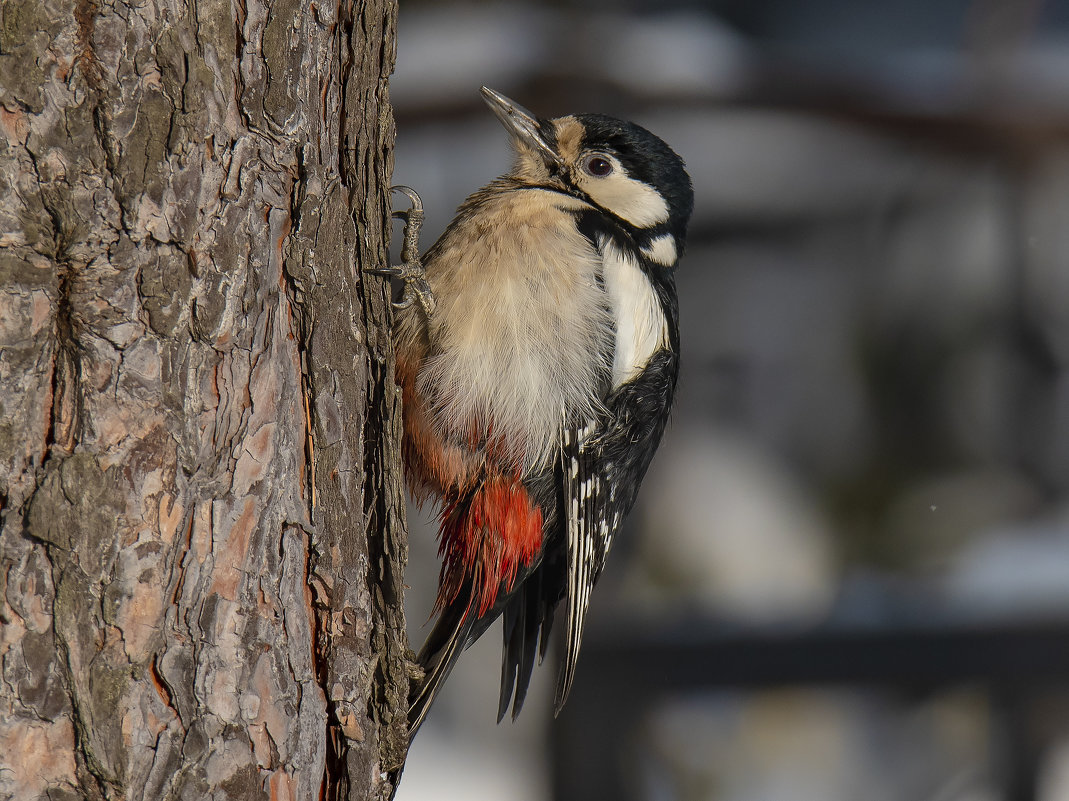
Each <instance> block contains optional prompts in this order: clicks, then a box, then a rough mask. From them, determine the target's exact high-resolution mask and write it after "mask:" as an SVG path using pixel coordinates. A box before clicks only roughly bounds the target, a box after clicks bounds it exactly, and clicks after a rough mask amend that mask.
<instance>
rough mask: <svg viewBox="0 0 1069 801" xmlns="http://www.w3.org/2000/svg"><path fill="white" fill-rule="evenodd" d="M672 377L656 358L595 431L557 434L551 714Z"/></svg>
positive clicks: (621, 391)
mask: <svg viewBox="0 0 1069 801" xmlns="http://www.w3.org/2000/svg"><path fill="white" fill-rule="evenodd" d="M678 371H679V359H678V357H677V356H676V354H675V353H674V352H673V351H670V350H667V349H665V350H659V351H657V353H655V354H654V356H653V358H652V359H651V360H650V362H649V364H648V365H647V366H646V368H645V369H644V370H643V371H642V372H641V373H640V374H639V375H638V376H636V377H635V378H634V379H632V380H631V381H629V382H627V383H626V384H624V385H623V386H621V387H619V388H618V389H616V390H615V391H613V393H612V394H610V395H609V397H608V398H607V400H606V403H605V406H606V411H605V413H604V414H603V415H602V416H601V417H600V421H599V424H597V425H595V426H590V425H587V426H576V427H573V428H571V429H570V430H569V431H568V432H566V434H565V442H564V448H563V453H564V456H563V460H562V474H563V495H564V498H563V504H562V515H561V517H562V523H563V530H564V536H565V541H566V544H567V554H568V557H567V580H566V585H565V587H566V589H565V595H566V598H567V609H568V615H567V629H566V630H565V652H564V662H563V664H562V665H561V671H560V675H559V677H558V680H557V693H556V699H555V702H554V707H555V710H556V712H558V713H559V712H560V710H561V708H562V707H563V706H564V702H565V700H567V697H568V692H569V690H570V689H571V686H572V681H573V679H574V678H575V666H576V661H577V659H578V657H579V646H580V645H581V643H582V639H583V626H584V623H585V621H586V613H587V608H588V606H589V603H590V591H591V589H592V588H593V586H594V584H595V583H596V582H597V580H598V577H599V576H600V575H601V570H602V568H603V567H604V566H605V557H606V556H607V555H608V552H609V548H610V547H612V542H613V538H614V537H615V535H616V532H617V531H618V530H619V528H620V525H621V523H623V520H624V517H625V515H627V513H628V512H629V511H630V510H631V507H632V506H633V505H634V503H635V498H636V496H637V495H638V487H639V484H640V483H641V482H642V479H643V477H644V476H645V475H646V470H647V468H648V467H649V465H650V461H651V460H652V459H653V454H654V452H655V451H656V449H657V445H658V444H659V443H660V441H661V435H662V434H663V433H664V427H665V424H666V423H667V419H668V412H669V409H670V408H671V405H672V398H673V397H674V395H675V385H676V376H677V375H678Z"/></svg>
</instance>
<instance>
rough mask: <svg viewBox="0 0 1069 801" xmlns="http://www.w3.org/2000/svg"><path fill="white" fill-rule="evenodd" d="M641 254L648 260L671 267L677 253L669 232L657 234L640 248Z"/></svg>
mask: <svg viewBox="0 0 1069 801" xmlns="http://www.w3.org/2000/svg"><path fill="white" fill-rule="evenodd" d="M642 253H643V255H645V256H646V258H648V259H649V260H650V261H653V262H657V264H663V265H664V266H665V267H671V266H672V265H673V264H675V263H676V259H677V258H678V257H679V253H678V252H677V251H676V240H675V237H673V236H672V235H671V234H664V235H663V236H659V237H657V238H656V239H654V240H653V241H652V242H650V243H649V244H648V245H646V246H645V247H644V248H642Z"/></svg>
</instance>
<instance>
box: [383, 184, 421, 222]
mask: <svg viewBox="0 0 1069 801" xmlns="http://www.w3.org/2000/svg"><path fill="white" fill-rule="evenodd" d="M390 191H391V192H397V193H398V194H401V195H404V196H405V197H407V198H408V199H409V201H410V202H411V203H412V209H411V210H415V211H423V201H422V200H420V198H419V194H418V193H417V192H416V190H415V189H413V188H412V187H410V186H401V185H400V184H398V185H397V186H391V187H390ZM407 213H408V212H396V211H395V212H394V216H395V217H396V216H398V214H407Z"/></svg>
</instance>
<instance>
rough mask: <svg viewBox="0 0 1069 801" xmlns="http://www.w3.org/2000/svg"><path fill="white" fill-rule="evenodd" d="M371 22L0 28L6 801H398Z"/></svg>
mask: <svg viewBox="0 0 1069 801" xmlns="http://www.w3.org/2000/svg"><path fill="white" fill-rule="evenodd" d="M395 16H396V9H395V7H394V4H393V2H390V0H369V2H365V3H362V4H357V5H353V4H351V3H343V2H329V0H328V2H324V3H319V2H313V3H304V2H300V0H198V2H195V3H192V2H184V1H183V0H145V1H144V2H132V0H116V2H98V0H41V2H24V0H5V1H4V2H2V4H0V627H2V630H0V797H4V798H16V799H31V798H52V799H61V798H141V799H164V798H190V799H201V798H243V799H244V798H258V797H271V798H279V799H284V798H302V799H305V798H319V797H327V798H354V799H357V798H358V799H364V798H384V797H388V796H389V795H390V793H391V791H392V789H393V788H392V786H391V782H392V779H391V771H395V770H396V769H397V768H398V767H399V766H400V765H401V764H402V762H403V760H404V755H405V743H406V740H407V738H406V732H405V727H406V722H405V714H404V699H405V697H406V695H407V676H406V670H407V667H408V663H407V660H406V658H405V653H406V651H405V645H406V643H405V639H404V625H403V618H402V612H401V607H400V593H401V589H400V587H401V571H402V568H403V563H404V557H405V546H404V521H403V506H402V496H401V483H400V477H399V476H398V475H397V474H396V468H395V465H396V464H397V442H398V431H397V427H396V421H397V412H398V404H399V401H398V397H397V394H396V392H395V391H394V385H393V381H392V363H391V358H392V355H391V352H390V343H389V340H388V338H387V336H386V334H385V331H386V328H385V326H386V313H387V300H388V299H387V297H386V295H385V289H384V287H383V285H382V282H381V281H380V280H378V279H375V280H372V281H367V280H365V279H363V278H362V277H361V273H360V269H361V267H363V266H369V265H378V264H382V263H384V262H385V260H386V258H387V256H386V250H385V239H386V238H387V237H388V234H389V216H388V215H389V206H388V202H389V201H388V197H387V192H388V176H389V174H390V172H391V169H392V164H391V148H392V142H393V118H392V113H391V109H390V106H389V102H388V98H387V92H386V77H387V76H388V74H389V73H390V72H391V71H392V68H393V58H394V52H393V48H394V37H393V34H394V25H395Z"/></svg>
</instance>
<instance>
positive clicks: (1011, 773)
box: [391, 0, 1069, 801]
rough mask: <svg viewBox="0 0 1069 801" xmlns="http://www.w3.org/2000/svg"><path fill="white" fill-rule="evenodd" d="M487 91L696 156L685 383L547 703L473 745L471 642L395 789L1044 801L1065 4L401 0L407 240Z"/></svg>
mask: <svg viewBox="0 0 1069 801" xmlns="http://www.w3.org/2000/svg"><path fill="white" fill-rule="evenodd" d="M481 84H486V85H488V86H491V87H493V88H495V89H497V90H499V91H502V92H504V93H505V94H507V95H509V96H510V97H512V98H514V99H515V100H517V101H518V102H520V103H522V104H523V105H525V106H526V107H527V108H529V109H531V110H532V111H534V112H535V113H536V114H539V115H540V116H546V117H551V116H560V115H563V114H567V113H572V112H580V111H599V112H605V113H609V114H613V115H616V116H620V117H625V118H628V119H632V120H634V121H636V122H638V123H640V124H642V125H644V126H646V127H647V128H649V129H650V130H652V131H653V132H655V133H657V134H658V135H660V136H661V137H662V138H664V139H665V140H666V141H668V142H669V143H670V144H671V145H672V146H673V147H674V148H675V149H676V150H677V151H678V152H679V153H680V154H681V155H682V156H683V158H684V159H685V160H686V162H687V165H688V168H689V171H690V174H691V176H692V178H693V180H694V185H695V190H696V205H695V212H694V218H693V221H692V223H691V228H690V239H689V245H688V251H687V254H686V257H685V259H684V261H683V263H682V265H681V267H680V269H679V272H678V286H679V294H680V305H681V315H682V328H683V332H682V336H683V348H684V353H683V372H682V377H681V383H680V388H679V397H678V402H677V406H676V411H675V414H674V418H673V422H672V425H671V427H670V430H669V433H668V435H667V437H666V441H665V443H664V446H663V447H662V449H661V450H660V452H659V454H658V456H657V458H656V459H655V461H654V465H653V468H652V469H651V472H650V475H649V477H648V479H647V480H646V483H645V484H644V486H643V490H642V492H641V494H640V501H639V505H638V506H637V507H636V510H635V512H634V513H633V514H632V515H631V518H630V520H629V522H628V524H627V529H626V532H625V534H624V535H623V536H622V537H621V539H619V540H617V543H618V544H617V545H616V546H615V549H614V552H613V554H612V556H611V558H610V560H609V564H608V568H607V570H606V572H605V574H604V576H603V579H602V581H601V583H600V584H599V587H598V591H597V592H596V593H595V595H594V600H593V608H592V612H591V619H590V623H589V627H588V631H587V635H586V638H585V641H584V646H583V647H584V650H583V654H582V657H581V658H580V661H579V669H578V675H577V679H576V683H575V689H574V690H573V693H572V697H571V699H570V701H569V704H568V706H567V707H566V709H565V711H564V712H563V713H562V715H561V716H560V718H559V719H557V720H555V721H554V720H553V719H552V716H551V712H550V708H551V692H550V691H551V687H552V684H553V681H554V679H555V665H556V662H555V660H547V665H546V666H544V667H543V668H542V669H541V670H539V671H537V672H536V675H535V682H534V686H533V688H532V692H531V694H530V695H529V697H528V699H527V703H526V706H525V709H524V712H523V714H522V715H521V717H520V719H519V721H518V722H517V723H515V724H513V723H510V722H508V721H507V720H506V722H504V723H502V724H501V725H499V726H498V725H495V723H494V720H495V717H496V707H497V691H498V671H499V669H500V659H501V656H500V635H499V634H498V633H497V629H496V628H495V629H494V630H492V631H491V632H490V633H488V634H487V635H486V636H485V637H484V638H483V640H482V641H481V642H479V643H478V644H477V645H476V646H475V647H473V648H472V649H471V650H470V651H469V652H468V653H467V654H466V656H465V657H464V658H463V659H462V660H461V662H460V664H459V665H458V667H457V669H456V670H455V671H454V672H453V675H452V677H451V679H450V682H449V684H448V685H447V688H446V691H445V693H444V694H443V696H442V697H441V700H440V701H439V702H438V703H437V705H436V707H435V708H434V709H433V710H432V712H431V714H430V716H429V718H428V721H427V723H426V725H425V726H424V727H423V729H422V731H421V732H420V734H419V737H418V738H417V739H416V740H415V743H414V745H413V748H412V751H411V754H410V756H409V760H408V765H407V768H406V770H405V778H404V781H403V782H402V783H401V787H400V791H399V793H398V795H397V798H398V799H399V800H400V801H416V800H417V799H428V798H433V799H441V800H443V801H449V800H450V799H464V800H465V801H481V799H515V801H550V799H556V801H565V799H588V800H589V799H603V798H604V799H613V800H614V801H617V800H619V801H626V800H627V799H635V801H644V800H645V799H650V800H656V801H661V800H662V799H664V800H666V801H667V800H669V799H685V800H686V801H690V800H691V799H694V800H695V801H698V800H702V801H705V800H708V801H869V800H870V799H871V800H872V801H966V800H968V801H1026V800H1030V799H1041V801H1069V0H1061V1H1060V2H1052V1H1051V0H1048V1H1047V2H1040V1H1039V0H943V2H934V3H933V2H930V0H897V2H894V3H887V2H875V1H874V0H870V1H869V2H858V1H857V0H793V1H791V0H704V1H702V0H693V2H673V1H672V0H658V2H654V1H653V0H647V2H620V3H610V2H604V1H603V2H598V0H566V1H565V0H562V1H558V2H549V3H538V4H524V3H490V2H485V3H470V2H469V3H459V2H429V1H425V2H418V1H417V0H406V2H403V3H402V4H401V11H400V23H399V39H398V59H397V72H396V74H395V76H394V77H393V79H392V80H391V95H392V97H393V101H394V104H395V108H396V114H397V123H398V139H397V149H396V165H397V166H396V172H395V176H394V180H395V183H402V184H408V185H411V186H413V187H415V188H417V189H418V191H419V192H420V193H421V195H422V197H423V200H424V203H425V205H426V207H427V226H426V227H425V229H424V237H425V238H424V243H423V244H424V247H427V246H429V244H430V243H431V242H432V241H433V240H434V239H435V238H436V237H437V236H438V234H440V233H441V231H442V230H443V229H444V227H445V225H446V224H447V222H448V221H449V219H450V218H451V216H452V214H453V212H454V210H455V209H456V207H457V205H458V204H459V203H460V202H461V201H462V200H463V199H464V197H465V196H466V195H467V194H468V193H470V192H471V191H473V190H474V189H476V188H478V187H479V186H481V185H483V184H485V183H486V182H487V181H489V180H491V179H492V178H494V177H495V176H497V175H499V174H501V173H502V172H504V171H505V170H506V169H507V168H508V165H509V160H510V156H509V151H508V148H507V146H506V140H505V136H504V134H503V131H502V129H501V127H500V125H499V124H498V123H497V121H496V120H495V119H494V117H493V116H492V115H491V114H490V113H488V111H487V110H486V108H485V106H484V105H483V103H482V101H481V99H480V97H479V94H478V88H479V86H480V85H481ZM434 538H435V526H434V521H433V516H432V514H431V512H430V510H425V511H424V513H422V514H420V513H416V512H414V513H413V516H412V532H411V559H410V564H409V568H408V574H407V584H408V585H410V586H411V590H410V591H409V592H408V603H409V608H408V615H409V631H410V637H411V639H412V641H413V646H414V647H418V646H419V644H420V643H421V642H422V640H423V638H424V636H425V635H426V632H427V630H428V627H421V624H422V623H423V621H425V620H426V619H427V617H428V615H429V613H430V610H431V606H432V603H433V596H434V591H435V587H436V581H437V571H438V562H437V558H436V555H435V541H434Z"/></svg>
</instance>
